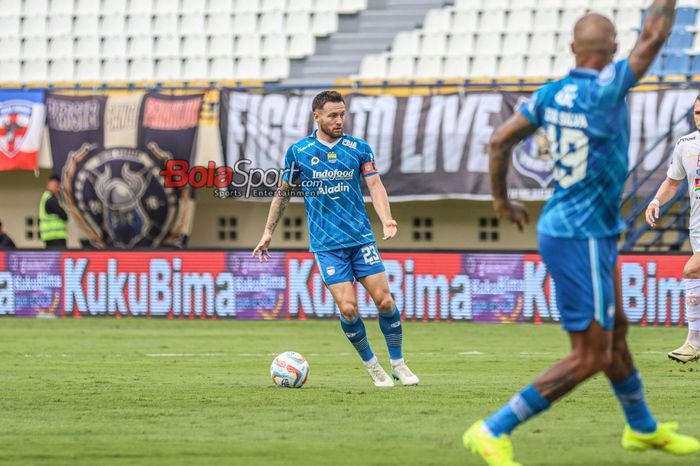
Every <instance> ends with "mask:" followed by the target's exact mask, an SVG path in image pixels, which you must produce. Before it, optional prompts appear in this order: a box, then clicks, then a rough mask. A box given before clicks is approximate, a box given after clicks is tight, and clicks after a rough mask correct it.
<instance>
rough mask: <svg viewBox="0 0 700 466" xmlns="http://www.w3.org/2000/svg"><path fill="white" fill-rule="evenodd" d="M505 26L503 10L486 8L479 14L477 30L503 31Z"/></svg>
mask: <svg viewBox="0 0 700 466" xmlns="http://www.w3.org/2000/svg"><path fill="white" fill-rule="evenodd" d="M505 28H506V12H505V10H487V11H484V12H483V13H482V15H481V20H480V21H479V31H481V32H487V31H503V30H505Z"/></svg>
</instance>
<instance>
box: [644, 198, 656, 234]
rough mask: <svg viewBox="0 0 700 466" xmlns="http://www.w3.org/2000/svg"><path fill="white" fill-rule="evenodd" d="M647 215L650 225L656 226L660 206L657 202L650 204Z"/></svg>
mask: <svg viewBox="0 0 700 466" xmlns="http://www.w3.org/2000/svg"><path fill="white" fill-rule="evenodd" d="M645 216H646V220H647V223H648V224H649V226H650V227H652V228H654V227H656V221H657V220H658V219H659V206H658V205H656V203H655V202H652V203H651V204H649V207H647V212H646V214H645Z"/></svg>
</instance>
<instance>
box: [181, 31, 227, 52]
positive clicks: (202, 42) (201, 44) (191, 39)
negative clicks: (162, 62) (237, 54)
mask: <svg viewBox="0 0 700 466" xmlns="http://www.w3.org/2000/svg"><path fill="white" fill-rule="evenodd" d="M231 42H232V43H233V40H231ZM206 55H207V38H206V37H205V36H203V35H197V36H194V35H192V36H185V38H184V39H183V41H182V56H183V57H185V58H193V57H205V56H206Z"/></svg>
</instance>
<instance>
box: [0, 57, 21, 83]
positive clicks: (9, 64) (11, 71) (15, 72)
mask: <svg viewBox="0 0 700 466" xmlns="http://www.w3.org/2000/svg"><path fill="white" fill-rule="evenodd" d="M0 69H2V74H0V81H2V82H8V81H19V80H21V79H22V66H21V63H20V61H19V60H9V59H6V58H5V57H3V58H2V59H1V60H0Z"/></svg>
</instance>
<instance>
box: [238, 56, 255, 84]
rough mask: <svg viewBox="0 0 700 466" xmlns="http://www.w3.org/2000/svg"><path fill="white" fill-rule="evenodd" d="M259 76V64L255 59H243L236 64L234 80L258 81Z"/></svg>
mask: <svg viewBox="0 0 700 466" xmlns="http://www.w3.org/2000/svg"><path fill="white" fill-rule="evenodd" d="M261 74H262V69H261V63H260V59H259V58H257V57H243V58H239V59H238V61H237V62H236V72H235V74H234V75H235V77H236V79H259V78H260V77H261V76H260V75H261Z"/></svg>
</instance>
